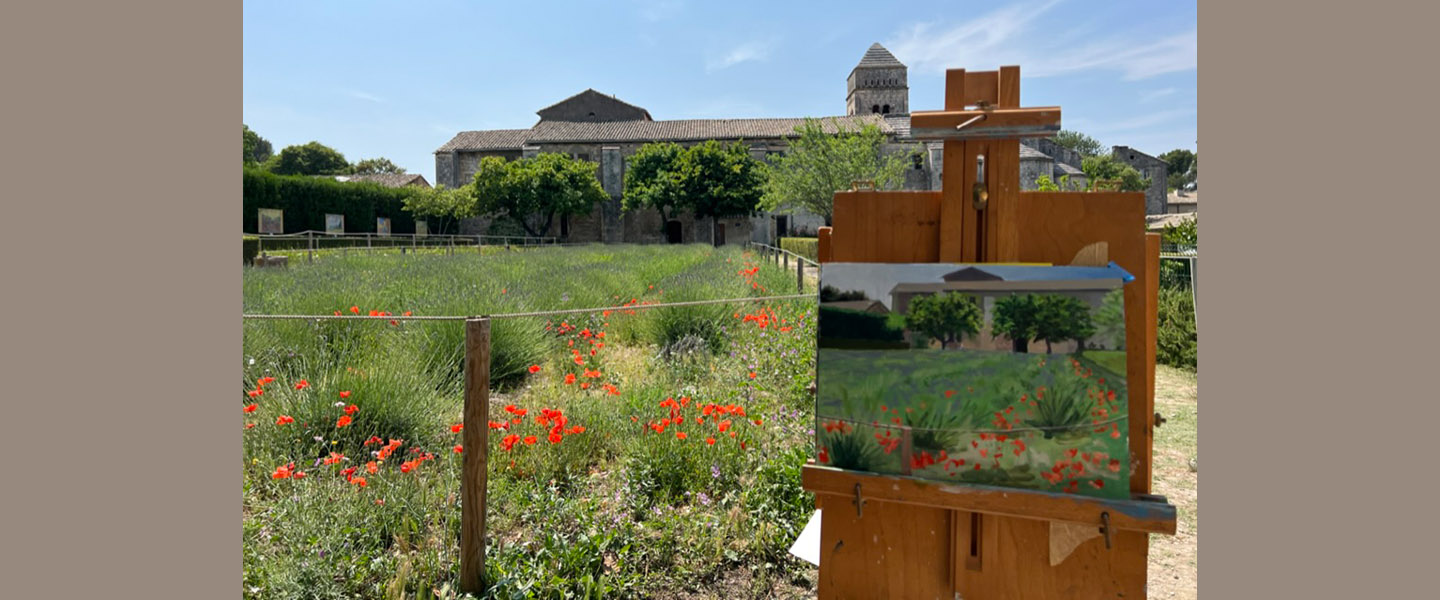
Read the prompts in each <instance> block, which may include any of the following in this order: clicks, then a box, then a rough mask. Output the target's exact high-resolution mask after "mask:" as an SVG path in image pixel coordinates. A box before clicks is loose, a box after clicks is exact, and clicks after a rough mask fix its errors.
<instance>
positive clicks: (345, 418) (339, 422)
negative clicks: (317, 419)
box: [335, 415, 351, 427]
mask: <svg viewBox="0 0 1440 600" xmlns="http://www.w3.org/2000/svg"><path fill="white" fill-rule="evenodd" d="M350 422H351V419H350V415H344V416H342V417H340V419H339V420H337V421H335V426H336V427H344V426H346V425H349V424H350Z"/></svg>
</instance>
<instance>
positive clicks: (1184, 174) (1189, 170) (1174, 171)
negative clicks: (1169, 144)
mask: <svg viewBox="0 0 1440 600" xmlns="http://www.w3.org/2000/svg"><path fill="white" fill-rule="evenodd" d="M1159 158H1160V160H1163V161H1165V164H1166V172H1167V173H1169V174H1168V175H1166V177H1165V179H1166V182H1165V185H1166V187H1167V188H1168V189H1172V190H1174V189H1179V188H1181V187H1183V186H1184V185H1185V184H1187V183H1190V182H1192V181H1195V158H1196V157H1195V153H1194V152H1191V151H1189V150H1186V149H1184V148H1178V149H1175V150H1171V151H1169V152H1166V153H1164V154H1161V155H1160V156H1159Z"/></svg>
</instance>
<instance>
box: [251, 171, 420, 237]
mask: <svg viewBox="0 0 1440 600" xmlns="http://www.w3.org/2000/svg"><path fill="white" fill-rule="evenodd" d="M243 187H244V195H245V208H244V228H243V231H244V232H245V233H257V232H259V231H260V226H259V214H260V209H262V208H278V209H280V210H283V211H285V233H298V232H301V231H325V215H326V214H327V213H329V214H340V215H345V231H346V233H375V219H376V218H377V217H388V218H389V219H390V232H391V233H396V234H411V233H415V219H414V218H413V217H412V216H411V215H410V213H408V212H406V211H405V198H407V197H409V196H410V194H412V193H414V191H415V190H414V189H413V188H387V187H385V186H382V185H380V184H377V183H360V182H354V183H345V182H340V181H335V180H334V179H331V178H329V177H310V176H306V175H276V174H274V173H270V172H267V171H262V170H259V169H245V175H244V185H243ZM432 233H433V232H432ZM266 246H267V247H268V246H269V242H268V241H267V242H266Z"/></svg>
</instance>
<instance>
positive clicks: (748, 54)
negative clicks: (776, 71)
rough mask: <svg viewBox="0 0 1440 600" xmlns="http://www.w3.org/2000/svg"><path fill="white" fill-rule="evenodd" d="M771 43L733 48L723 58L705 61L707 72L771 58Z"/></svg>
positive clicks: (751, 43)
mask: <svg viewBox="0 0 1440 600" xmlns="http://www.w3.org/2000/svg"><path fill="white" fill-rule="evenodd" d="M771 46H772V44H770V43H769V42H760V41H751V42H745V43H743V44H740V45H739V46H736V47H734V48H732V49H731V50H730V51H729V52H726V53H725V54H724V55H723V56H711V57H710V58H708V59H706V61H705V70H706V71H718V70H720V69H725V68H729V67H733V66H735V65H738V64H740V63H743V62H746V61H752V60H754V61H761V60H765V59H766V58H768V57H769V56H770V48H771Z"/></svg>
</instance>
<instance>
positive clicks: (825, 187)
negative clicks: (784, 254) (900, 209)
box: [760, 119, 910, 225]
mask: <svg viewBox="0 0 1440 600" xmlns="http://www.w3.org/2000/svg"><path fill="white" fill-rule="evenodd" d="M795 131H796V133H798V134H799V136H800V137H798V138H796V139H794V140H792V141H791V142H790V147H789V149H787V151H786V153H785V154H784V155H783V156H778V157H775V158H773V159H771V162H770V167H769V168H768V169H767V170H768V171H769V179H768V181H767V182H766V185H765V195H764V197H763V198H762V199H761V201H760V207H761V208H762V209H764V210H769V211H795V210H804V211H806V212H810V213H813V214H816V215H819V216H821V217H824V218H825V224H826V225H829V224H830V223H831V219H832V218H833V217H834V197H835V192H839V191H843V190H848V189H850V187H851V185H852V184H853V183H854V182H856V181H873V182H874V183H875V189H895V188H897V187H899V186H900V185H901V184H902V183H904V181H905V169H906V168H908V165H909V163H910V161H909V159H908V158H907V155H905V154H887V153H885V152H883V145H884V143H885V134H884V133H882V132H881V131H880V129H879V128H878V127H875V126H874V125H865V126H864V127H862V128H860V129H858V130H854V129H848V128H846V127H845V126H843V125H841V124H839V123H838V122H836V121H831V122H830V123H829V124H825V123H822V122H821V121H817V120H814V119H806V120H805V123H804V124H803V125H800V126H799V127H796V128H795Z"/></svg>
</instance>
